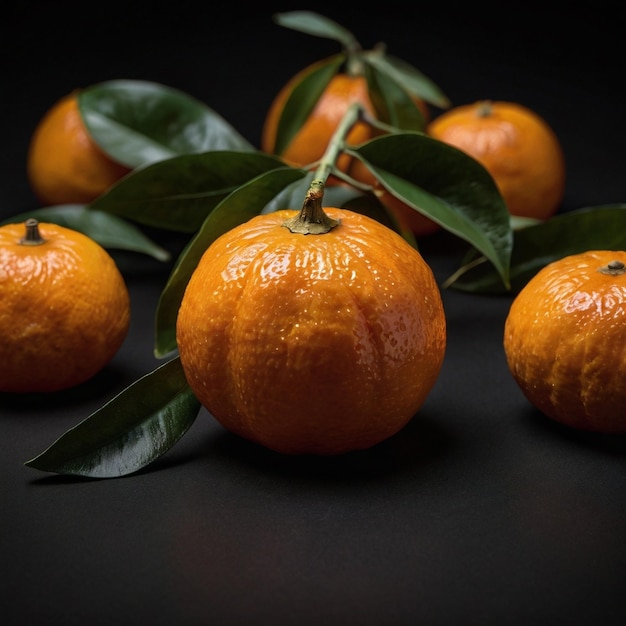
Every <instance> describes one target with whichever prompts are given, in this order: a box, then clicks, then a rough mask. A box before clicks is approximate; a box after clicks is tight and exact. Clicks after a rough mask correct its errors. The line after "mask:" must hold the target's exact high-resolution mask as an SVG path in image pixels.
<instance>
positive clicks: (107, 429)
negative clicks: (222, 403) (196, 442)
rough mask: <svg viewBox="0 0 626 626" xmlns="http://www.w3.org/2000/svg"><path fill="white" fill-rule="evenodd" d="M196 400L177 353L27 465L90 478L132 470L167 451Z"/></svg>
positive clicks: (195, 407) (193, 416)
mask: <svg viewBox="0 0 626 626" xmlns="http://www.w3.org/2000/svg"><path fill="white" fill-rule="evenodd" d="M199 409H200V403H199V402H198V400H197V399H196V397H195V396H194V395H193V393H192V392H191V389H190V388H189V386H188V384H187V380H186V378H185V374H184V372H183V369H182V366H181V364H180V359H179V358H178V357H176V358H174V359H172V360H171V361H169V362H167V363H165V364H164V365H161V366H160V367H158V368H157V369H155V370H154V371H153V372H151V373H149V374H146V375H145V376H143V377H142V378H140V379H139V380H137V381H136V382H134V383H133V384H132V385H130V386H129V387H127V388H126V389H125V390H124V391H122V392H121V393H120V394H118V395H117V396H115V397H114V398H113V399H112V400H110V401H109V402H108V403H107V404H105V405H104V406H103V407H101V408H100V409H98V410H97V411H96V412H95V413H92V414H91V415H90V416H89V417H87V418H86V419H84V420H83V421H82V422H80V423H79V424H77V425H76V426H74V427H73V428H71V429H70V430H68V431H66V432H65V433H64V434H63V435H62V436H61V437H60V438H59V439H57V440H56V441H55V442H54V443H53V444H52V445H51V446H50V447H49V448H47V449H46V450H44V451H43V452H42V453H41V454H39V455H38V456H36V457H34V458H33V459H31V460H29V461H27V462H26V463H25V465H27V466H28V467H33V468H35V469H38V470H42V471H44V472H56V473H57V474H70V475H75V476H85V477H90V478H116V477H120V476H125V475H126V474H131V473H133V472H136V471H138V470H140V469H141V468H143V467H145V466H147V465H148V464H150V463H152V462H153V461H154V460H155V459H157V458H158V457H160V456H161V455H163V454H164V453H165V452H167V451H168V450H169V449H170V448H171V447H172V446H173V445H174V444H175V443H176V442H177V441H178V440H179V439H180V438H181V437H182V436H183V435H184V434H185V433H186V432H187V430H188V429H189V428H190V427H191V425H192V424H193V422H194V421H195V419H196V417H197V416H198V411H199Z"/></svg>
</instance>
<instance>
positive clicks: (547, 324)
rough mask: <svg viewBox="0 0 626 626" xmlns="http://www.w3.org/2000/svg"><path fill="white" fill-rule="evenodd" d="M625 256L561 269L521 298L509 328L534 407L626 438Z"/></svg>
mask: <svg viewBox="0 0 626 626" xmlns="http://www.w3.org/2000/svg"><path fill="white" fill-rule="evenodd" d="M625 318H626V252H624V251H612V250H591V251H588V252H583V253H579V254H574V255H570V256H567V257H564V258H562V259H559V260H557V261H554V262H552V263H550V264H548V265H546V266H545V267H544V268H543V269H541V270H540V271H539V272H538V273H537V274H535V276H534V277H533V278H531V279H530V281H529V282H528V283H527V284H526V285H525V286H524V287H523V288H522V290H521V291H520V292H519V293H518V294H517V296H516V297H515V299H514V300H513V303H512V305H511V307H510V310H509V314H508V316H507V319H506V323H505V328H504V350H505V353H506V358H507V362H508V366H509V368H510V370H511V373H512V375H513V377H514V379H515V380H516V382H517V383H518V385H519V386H520V388H521V390H522V391H523V393H524V394H525V396H526V397H527V398H528V400H529V401H530V402H531V403H532V404H533V405H534V406H536V407H537V408H538V409H539V410H540V411H542V412H543V413H544V414H545V415H546V416H548V417H550V418H552V419H553V420H555V421H557V422H560V423H562V424H566V425H568V426H571V427H573V428H577V429H581V430H589V431H597V432H604V433H625V432H626V378H625V377H624V347H625V346H626V324H624V319H625Z"/></svg>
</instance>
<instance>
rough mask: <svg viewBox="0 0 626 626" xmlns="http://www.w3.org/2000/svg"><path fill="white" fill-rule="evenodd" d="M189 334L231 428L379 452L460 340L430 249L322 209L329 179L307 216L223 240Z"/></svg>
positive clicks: (298, 449)
mask: <svg viewBox="0 0 626 626" xmlns="http://www.w3.org/2000/svg"><path fill="white" fill-rule="evenodd" d="M303 225H304V228H301V227H302V226H303ZM303 233H309V234H303ZM176 329H177V342H178V348H179V353H180V360H181V364H182V367H183V369H184V371H185V374H186V376H187V380H188V382H189V385H190V387H191V389H192V390H193V391H194V393H195V394H196V396H197V398H198V399H199V400H200V402H201V403H202V404H203V405H204V406H205V407H206V408H207V409H208V411H209V412H210V413H211V414H212V415H213V416H214V417H215V418H216V419H217V420H218V421H219V422H220V423H221V424H222V425H223V426H224V427H225V428H226V429H227V430H229V431H231V432H234V433H236V434H238V435H240V436H242V437H244V438H246V439H249V440H251V441H254V442H256V443H258V444H261V445H263V446H266V447H268V448H270V449H272V450H275V451H278V452H281V453H285V454H318V455H334V454H341V453H345V452H350V451H353V450H359V449H366V448H369V447H371V446H373V445H375V444H377V443H379V442H381V441H383V440H385V439H387V438H388V437H391V436H392V435H394V434H395V433H397V432H398V431H400V430H401V429H402V428H403V427H404V426H405V425H406V424H407V422H408V421H409V420H410V419H411V418H412V417H413V416H414V415H415V413H416V412H417V411H418V410H419V409H420V407H421V406H422V404H423V403H424V401H425V399H426V397H427V395H428V394H429V392H430V390H431V389H432V387H433V385H434V384H435V382H436V380H437V378H438V375H439V372H440V368H441V366H442V362H443V358H444V351H445V346H446V323H445V316H444V309H443V305H442V300H441V296H440V292H439V288H438V285H437V283H436V281H435V278H434V276H433V273H432V271H431V269H430V267H429V266H428V265H427V263H426V262H425V261H424V259H423V258H422V256H421V255H420V254H419V252H418V251H417V250H416V249H415V248H413V247H412V246H410V245H409V244H408V243H407V242H406V240H404V239H403V238H402V237H401V236H400V235H398V234H397V233H395V232H394V231H392V230H391V229H389V228H387V227H385V226H383V225H382V224H381V223H379V222H377V221H375V220H373V219H371V218H368V217H366V216H364V215H361V214H358V213H354V212H351V211H348V210H345V209H337V208H326V209H324V210H322V208H321V195H320V194H318V193H316V189H315V185H312V186H311V189H310V190H309V194H307V200H306V201H305V204H304V206H303V209H302V211H300V212H298V211H294V210H282V211H276V212H273V213H267V214H262V215H259V216H257V217H254V218H252V219H251V220H250V221H249V222H247V223H244V224H242V225H240V226H238V227H235V228H234V229H233V230H231V231H229V232H227V233H226V234H224V235H222V236H221V237H220V238H218V239H217V240H216V241H214V242H213V244H212V245H211V246H210V247H209V248H208V249H207V250H206V252H205V253H204V255H203V256H202V258H201V260H200V262H199V264H198V266H197V267H196V269H195V271H194V272H193V275H192V276H191V279H190V280H189V282H188V284H187V288H186V291H185V293H184V297H183V300H182V303H181V306H180V309H179V314H178V320H177V326H176Z"/></svg>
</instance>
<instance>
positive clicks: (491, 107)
mask: <svg viewBox="0 0 626 626" xmlns="http://www.w3.org/2000/svg"><path fill="white" fill-rule="evenodd" d="M426 132H427V134H428V135H430V136H431V137H434V138H435V139H438V140H440V141H443V142H445V143H447V144H450V145H452V146H454V147H456V148H459V149H460V150H463V151H464V152H466V153H467V154H469V155H470V156H471V157H473V158H474V159H476V160H477V161H478V162H479V163H481V164H482V165H483V167H485V169H486V170H487V171H488V172H489V173H490V174H491V176H492V178H493V179H494V182H495V183H496V185H497V187H498V189H499V191H500V194H501V195H502V197H503V199H504V201H505V203H506V205H507V207H508V209H509V212H510V213H511V215H517V216H521V217H531V218H535V219H538V220H545V219H548V218H550V217H552V216H553V215H554V214H555V213H556V212H557V210H558V209H559V207H560V204H561V202H562V200H563V195H564V191H565V174H566V171H565V169H566V168H565V159H564V155H563V150H562V147H561V144H560V142H559V140H558V137H557V136H556V134H555V133H554V131H553V130H552V128H551V127H550V126H549V125H548V124H547V122H546V121H545V120H544V119H543V118H541V117H540V116H539V115H537V114H536V113H535V112H534V111H532V110H530V109H529V108H527V107H525V106H522V105H520V104H518V103H514V102H501V101H494V102H492V101H489V100H481V101H478V102H475V103H472V104H465V105H461V106H457V107H453V108H451V109H448V110H447V111H444V112H443V113H441V114H440V115H439V116H438V117H436V118H435V119H433V120H432V121H431V122H430V123H429V124H428V125H427V127H426Z"/></svg>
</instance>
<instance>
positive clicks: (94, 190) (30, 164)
mask: <svg viewBox="0 0 626 626" xmlns="http://www.w3.org/2000/svg"><path fill="white" fill-rule="evenodd" d="M26 165H27V175H28V179H29V182H30V185H31V188H32V190H33V192H34V194H35V195H36V196H37V198H38V200H39V201H40V202H41V203H43V204H44V205H56V204H88V203H89V202H91V201H92V200H95V198H97V197H98V196H99V195H101V194H102V193H103V192H104V191H106V190H107V189H108V188H109V187H110V186H111V185H113V184H114V183H116V182H117V181H118V180H119V179H120V178H122V176H124V175H125V174H127V173H128V172H130V169H129V168H128V167H126V166H125V165H122V164H121V163H117V162H116V161H114V160H113V159H111V158H110V157H109V156H108V155H107V154H105V153H104V152H103V151H102V150H101V149H100V148H99V147H98V145H97V144H96V143H95V142H94V140H93V139H92V138H91V136H90V135H89V132H88V130H87V128H86V127H85V124H84V122H83V119H82V117H81V114H80V109H79V107H78V90H75V91H73V92H72V93H70V94H68V95H66V96H64V97H63V98H61V99H60V100H58V101H57V102H56V103H55V104H54V105H53V106H52V107H51V108H50V109H49V110H48V111H47V112H46V114H45V115H44V117H43V118H42V119H41V120H40V121H39V123H38V124H37V126H36V127H35V131H34V133H33V135H32V137H31V141H30V144H29V147H28V153H27V163H26Z"/></svg>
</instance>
